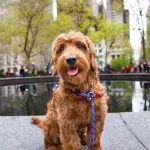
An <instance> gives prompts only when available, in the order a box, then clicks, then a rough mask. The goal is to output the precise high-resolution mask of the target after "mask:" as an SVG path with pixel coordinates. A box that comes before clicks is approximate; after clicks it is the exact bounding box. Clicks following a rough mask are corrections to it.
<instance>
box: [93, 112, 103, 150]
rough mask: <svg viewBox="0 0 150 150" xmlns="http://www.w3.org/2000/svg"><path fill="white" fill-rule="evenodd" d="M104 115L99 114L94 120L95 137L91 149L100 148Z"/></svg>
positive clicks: (98, 149)
mask: <svg viewBox="0 0 150 150" xmlns="http://www.w3.org/2000/svg"><path fill="white" fill-rule="evenodd" d="M104 121H105V115H101V116H100V117H99V119H98V120H96V122H95V139H94V145H93V150H102V145H101V135H102V132H103V128H104Z"/></svg>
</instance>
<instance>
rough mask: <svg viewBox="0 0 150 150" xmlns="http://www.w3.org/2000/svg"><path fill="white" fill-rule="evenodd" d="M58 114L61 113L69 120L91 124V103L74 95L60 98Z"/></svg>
mask: <svg viewBox="0 0 150 150" xmlns="http://www.w3.org/2000/svg"><path fill="white" fill-rule="evenodd" d="M57 102H58V103H57V112H58V113H61V115H62V116H64V117H65V118H66V117H67V118H68V119H69V120H70V119H71V120H72V119H73V120H75V121H77V122H79V124H80V123H82V122H87V123H88V122H89V120H90V103H89V102H88V101H86V100H85V99H84V98H81V97H77V96H74V95H67V96H63V97H59V100H58V101H57Z"/></svg>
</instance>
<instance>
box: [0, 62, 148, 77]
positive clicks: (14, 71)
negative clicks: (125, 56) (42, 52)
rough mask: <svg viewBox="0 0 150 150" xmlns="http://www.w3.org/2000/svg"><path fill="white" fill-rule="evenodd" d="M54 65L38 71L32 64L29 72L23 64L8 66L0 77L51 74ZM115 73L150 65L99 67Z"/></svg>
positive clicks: (128, 71) (137, 70) (139, 70)
mask: <svg viewBox="0 0 150 150" xmlns="http://www.w3.org/2000/svg"><path fill="white" fill-rule="evenodd" d="M51 72H52V67H50V65H48V66H47V67H46V68H45V70H44V69H43V70H39V71H37V69H36V67H35V65H32V70H31V72H30V73H29V72H28V70H27V69H26V68H25V67H24V66H21V67H20V69H18V68H17V67H14V68H7V70H6V72H5V71H4V69H0V78H5V77H27V76H35V75H51ZM103 72H104V73H115V72H122V73H131V72H145V73H149V72H150V65H149V64H148V63H147V62H140V63H139V65H137V66H134V65H132V66H123V67H122V70H113V69H112V68H111V65H108V64H107V65H106V66H105V68H104V70H101V69H99V73H103Z"/></svg>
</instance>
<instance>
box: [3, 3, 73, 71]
mask: <svg viewBox="0 0 150 150" xmlns="http://www.w3.org/2000/svg"><path fill="white" fill-rule="evenodd" d="M49 7H50V1H49V0H43V1H41V0H35V1H33V0H28V1H26V0H22V1H14V2H9V1H8V3H7V7H6V8H7V10H8V11H9V12H11V15H7V17H5V19H3V21H2V22H1V23H0V31H1V35H0V41H1V43H3V44H9V45H10V50H13V52H14V53H15V54H16V55H20V54H21V55H23V56H24V58H25V59H26V63H25V64H26V66H29V67H28V68H29V69H30V66H31V58H32V57H34V56H36V55H38V54H44V53H46V54H47V52H46V51H48V49H49V48H50V44H51V43H52V41H53V39H54V37H56V36H57V35H58V34H59V33H62V32H66V31H68V30H70V29H73V28H74V23H73V20H72V18H71V16H69V15H66V14H65V13H59V15H58V19H57V21H53V20H52V15H51V11H50V8H49ZM64 20H65V21H64ZM49 54H50V53H49ZM49 54H48V55H49Z"/></svg>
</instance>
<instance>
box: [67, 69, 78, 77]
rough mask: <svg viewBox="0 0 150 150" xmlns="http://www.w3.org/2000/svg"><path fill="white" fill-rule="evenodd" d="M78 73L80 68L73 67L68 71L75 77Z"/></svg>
mask: <svg viewBox="0 0 150 150" xmlns="http://www.w3.org/2000/svg"><path fill="white" fill-rule="evenodd" d="M77 73H78V68H75V67H72V68H70V69H69V70H68V75H70V76H74V75H76V74H77Z"/></svg>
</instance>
